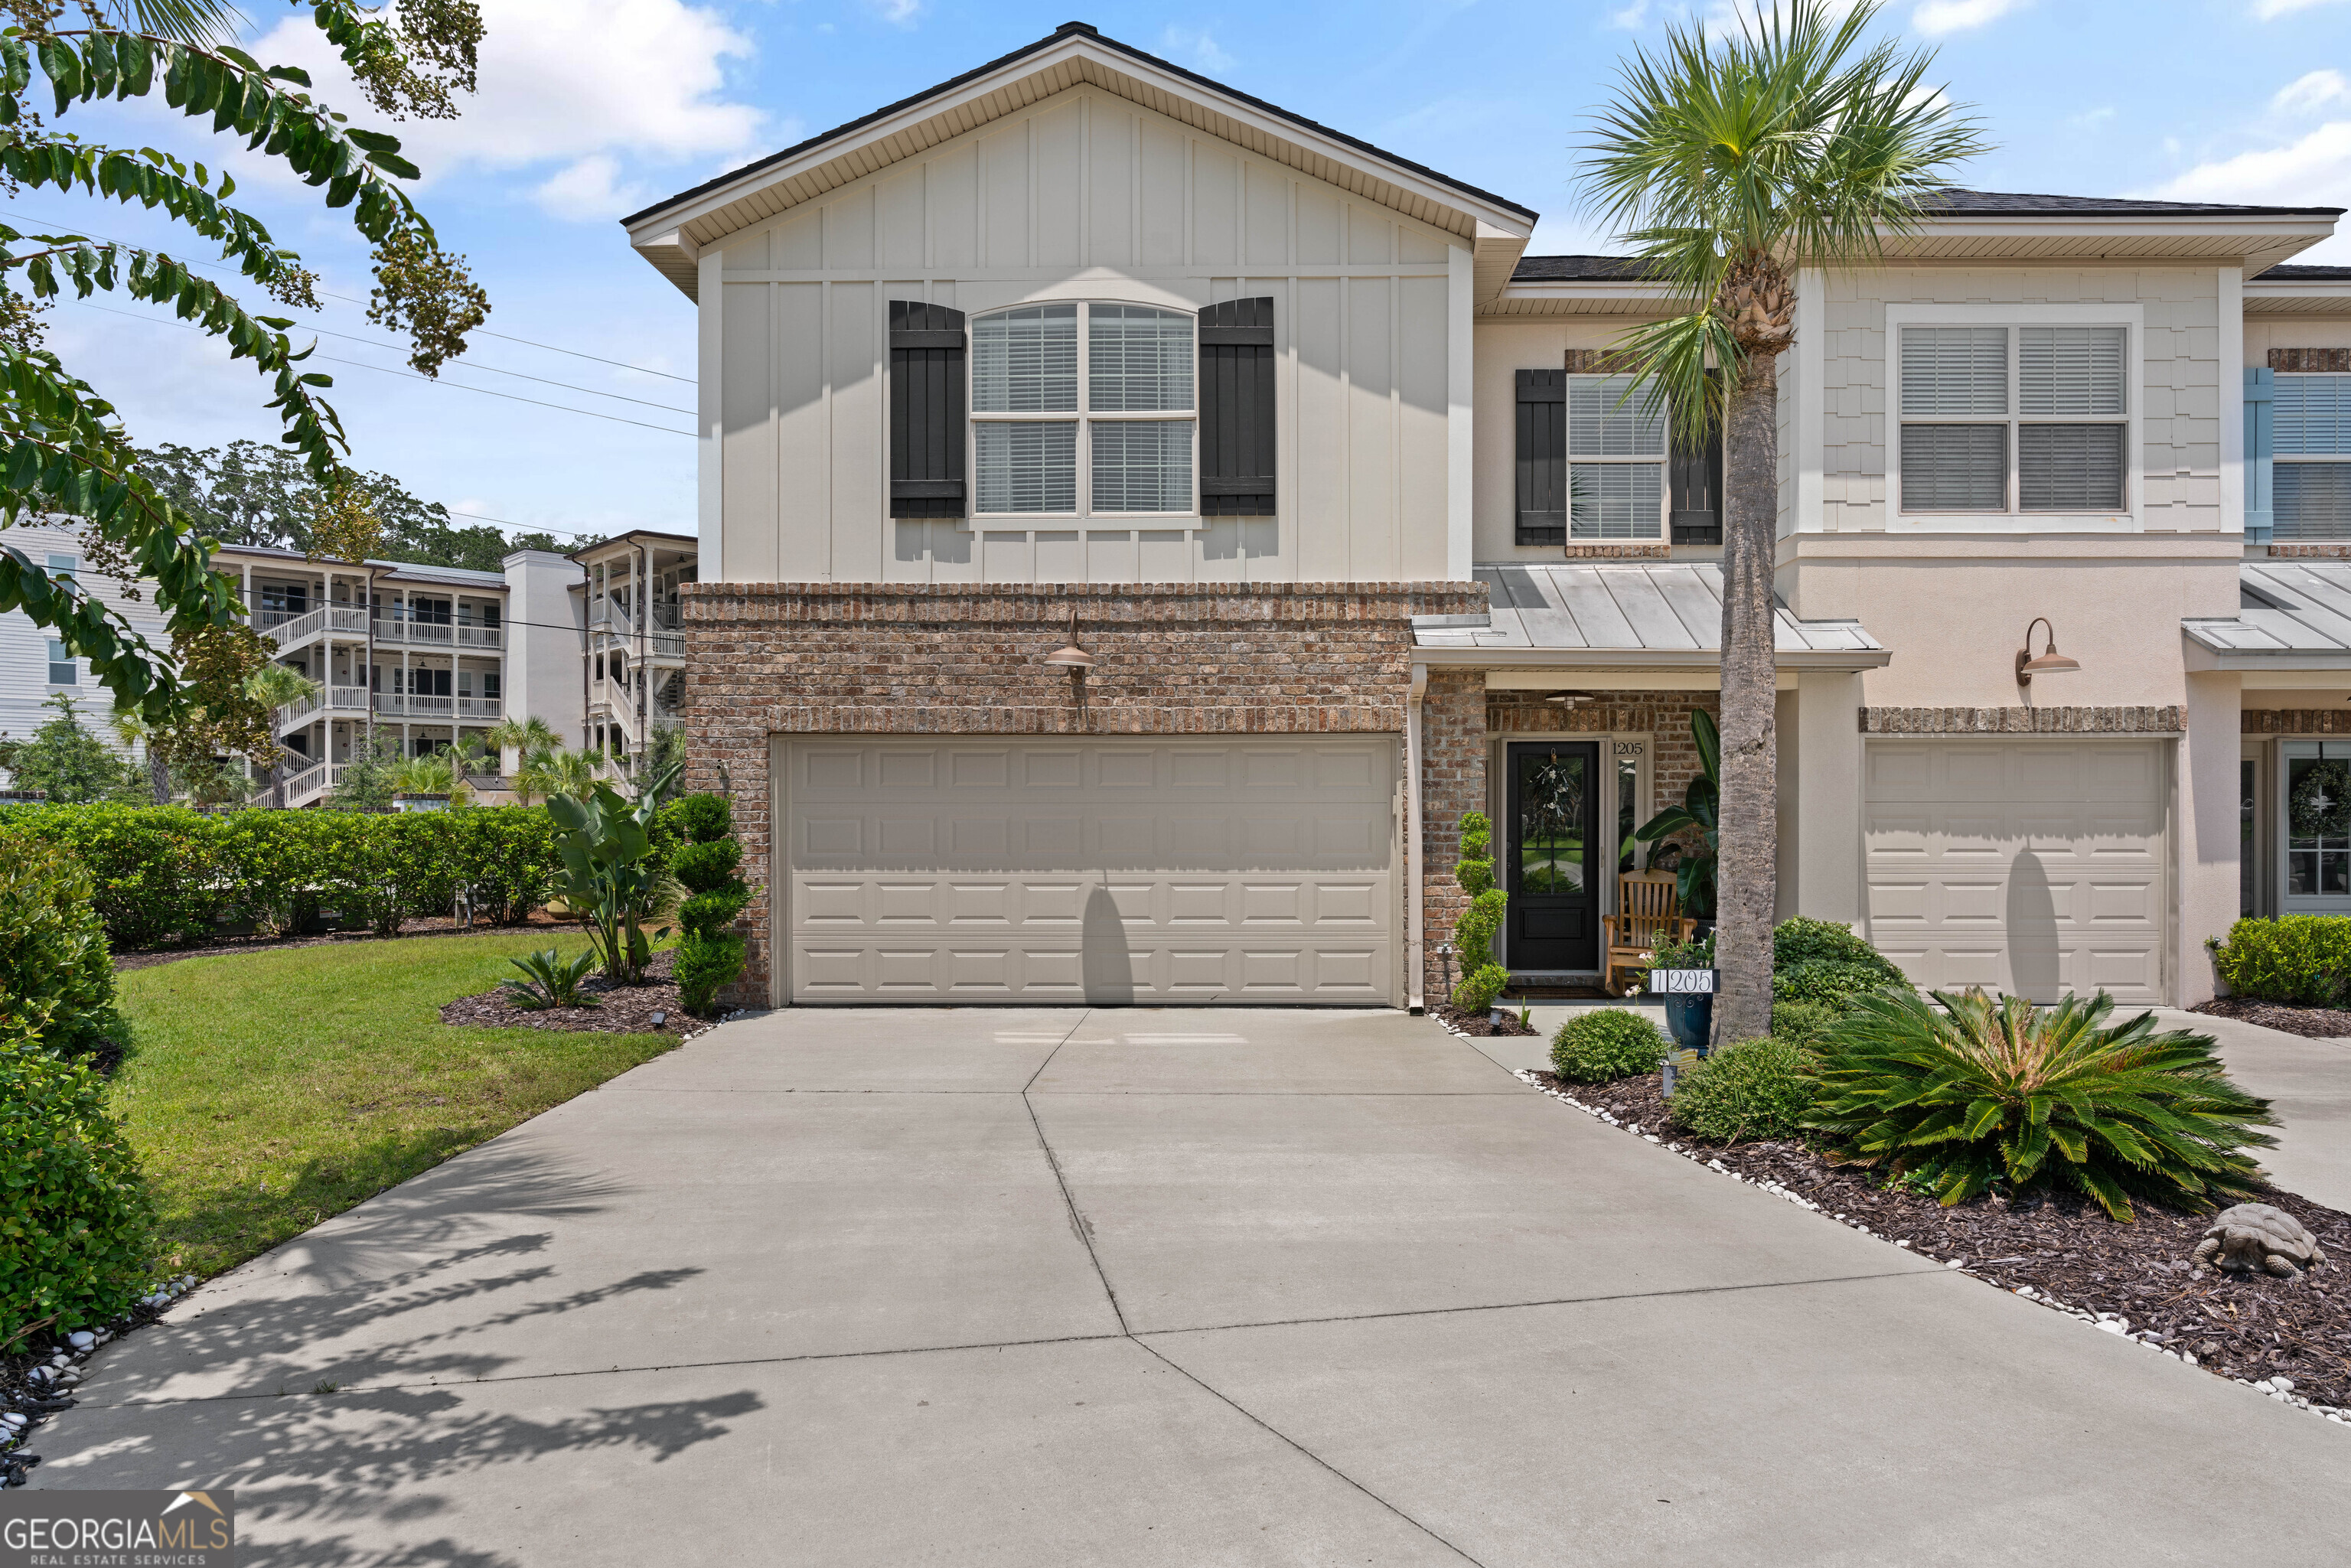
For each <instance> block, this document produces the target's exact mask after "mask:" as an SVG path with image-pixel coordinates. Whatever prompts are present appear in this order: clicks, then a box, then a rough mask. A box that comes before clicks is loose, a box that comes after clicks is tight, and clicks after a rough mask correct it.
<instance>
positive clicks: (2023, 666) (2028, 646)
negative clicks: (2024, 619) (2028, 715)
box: [2016, 615, 2082, 687]
mask: <svg viewBox="0 0 2351 1568" xmlns="http://www.w3.org/2000/svg"><path fill="white" fill-rule="evenodd" d="M2033 626H2046V627H2048V629H2049V642H2048V645H2047V646H2046V647H2045V648H2043V650H2042V653H2041V657H2039V658H2037V659H2036V658H2034V657H2033V656H2032V627H2033ZM2081 667H2082V661H2081V660H2079V659H2069V658H2067V657H2066V656H2065V655H2064V654H2063V653H2059V652H2058V651H2057V628H2056V627H2054V626H2050V625H2049V618H2048V617H2047V616H2045V615H2036V616H2034V617H2033V618H2032V625H2030V626H2027V627H2025V629H2024V646H2023V647H2022V648H2019V649H2018V650H2017V651H2016V684H2017V685H2019V686H2020V687H2022V686H2029V685H2032V677H2033V676H2035V675H2054V674H2061V673H2063V672H2064V671H2066V670H2078V669H2080V668H2081Z"/></svg>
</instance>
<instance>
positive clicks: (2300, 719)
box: [2237, 707, 2351, 735]
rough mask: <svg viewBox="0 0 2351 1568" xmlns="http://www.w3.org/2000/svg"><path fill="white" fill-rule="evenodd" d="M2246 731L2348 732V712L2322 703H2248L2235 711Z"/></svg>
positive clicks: (2350, 726)
mask: <svg viewBox="0 0 2351 1568" xmlns="http://www.w3.org/2000/svg"><path fill="white" fill-rule="evenodd" d="M2237 727H2238V729H2239V730H2240V731H2241V733H2243V734H2246V735H2351V712H2337V711H2336V710H2335V709H2334V708H2325V707H2249V708H2246V709H2244V710H2243V711H2242V712H2241V714H2239V715H2238V718H2237Z"/></svg>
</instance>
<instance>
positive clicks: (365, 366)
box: [72, 299, 695, 440]
mask: <svg viewBox="0 0 2351 1568" xmlns="http://www.w3.org/2000/svg"><path fill="white" fill-rule="evenodd" d="M72 303H73V304H76V305H78V306H80V307H81V308H83V309H85V310H103V311H105V312H106V313H107V314H108V315H110V316H127V317H129V318H130V319H132V320H133V321H145V322H149V323H151V324H152V325H156V326H162V327H178V328H182V329H185V330H187V331H190V332H203V331H204V329H203V328H201V327H196V326H191V325H190V324H189V323H187V322H185V321H167V320H165V319H163V318H162V317H160V316H141V315H140V314H139V313H138V312H137V311H135V310H119V309H116V308H114V307H113V306H111V305H99V304H97V303H95V302H94V301H91V300H88V299H77V300H74V301H72ZM211 335H212V334H210V333H205V336H207V337H209V336H211ZM311 358H313V359H316V360H322V361H326V362H327V363H329V364H335V365H350V366H354V367H356V368H357V369H359V370H362V371H375V372H376V373H377V374H378V375H385V376H401V377H403V378H405V379H407V380H409V381H413V382H423V383H424V384H425V385H426V386H434V387H448V388H450V389H452V390H454V391H456V392H479V393H480V394H481V395H482V396H484V397H502V398H505V399H506V400H507V402H527V403H529V404H531V405H532V406H533V407H536V408H551V409H556V410H559V411H560V412H562V413H576V414H580V415H581V416H582V417H584V418H588V419H606V420H610V421H611V422H612V423H615V424H633V425H635V426H637V427H638V428H639V429H641V430H658V431H661V432H663V433H664V434H668V435H683V436H684V437H686V438H687V439H688V440H692V439H694V434H695V433H694V432H693V431H691V430H679V429H677V428H676V427H675V426H674V425H667V424H654V423H650V422H648V421H646V420H642V419H624V418H622V416H621V415H619V414H617V413H598V412H596V411H595V410H594V409H592V408H573V407H572V406H571V405H570V404H569V403H561V402H547V401H546V400H545V399H543V398H535V397H522V396H519V395H517V393H514V392H494V391H492V390H491V389H490V388H488V387H475V386H467V385H466V384H465V382H451V381H442V380H439V379H436V378H435V377H433V376H420V375H418V374H417V373H416V372H415V371H401V370H394V369H392V367H391V366H389V365H371V364H369V363H368V362H367V361H364V360H344V359H338V358H337V357H335V356H334V355H332V354H314V355H312V356H311ZM632 401H633V400H632Z"/></svg>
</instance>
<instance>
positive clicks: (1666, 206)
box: [1583, 0, 1985, 1040]
mask: <svg viewBox="0 0 2351 1568" xmlns="http://www.w3.org/2000/svg"><path fill="white" fill-rule="evenodd" d="M1882 3H1883V0H1864V3H1863V4H1861V5H1855V6H1854V7H1853V8H1852V9H1851V10H1849V11H1843V13H1842V15H1840V14H1839V12H1840V10H1842V8H1841V7H1836V6H1833V5H1829V4H1826V3H1825V0H1787V4H1785V5H1776V6H1773V7H1771V8H1769V9H1762V10H1758V11H1757V12H1756V13H1754V14H1753V15H1751V16H1749V15H1744V14H1742V15H1740V17H1739V19H1738V22H1739V25H1738V26H1737V27H1736V28H1735V29H1733V30H1730V31H1729V32H1727V33H1724V34H1722V35H1720V36H1713V35H1709V34H1708V32H1707V30H1706V28H1705V27H1704V26H1687V27H1682V26H1668V27H1667V32H1666V40H1665V44H1664V47H1662V49H1660V50H1659V51H1658V52H1657V53H1656V54H1655V55H1652V54H1650V53H1649V52H1648V51H1647V50H1646V49H1642V50H1636V51H1635V54H1634V57H1633V58H1632V59H1631V60H1630V61H1629V62H1627V63H1626V64H1625V66H1624V67H1623V68H1621V76H1622V79H1621V82H1620V84H1619V86H1618V89H1617V93H1616V97H1615V99H1614V102H1613V103H1612V104H1611V105H1610V106H1609V107H1608V109H1607V110H1605V111H1604V113H1603V114H1602V115H1601V116H1600V118H1599V121H1598V124H1597V126H1596V128H1595V131H1594V135H1593V145H1592V147H1591V149H1590V152H1589V157H1588V160H1587V162H1586V165H1585V168H1584V171H1583V190H1584V194H1585V199H1586V203H1587V205H1588V206H1589V207H1590V208H1591V210H1592V211H1593V214H1595V215H1596V216H1597V217H1598V219H1599V220H1600V221H1601V222H1602V223H1604V225H1606V226H1608V227H1609V228H1611V229H1613V230H1614V232H1615V233H1617V234H1618V235H1621V236H1622V237H1623V239H1624V240H1625V243H1626V244H1627V245H1628V246H1630V247H1631V248H1632V250H1633V252H1634V254H1635V258H1636V259H1637V261H1638V263H1639V264H1640V268H1641V271H1642V272H1643V274H1644V275H1645V276H1646V277H1650V278H1652V279H1654V280H1656V282H1659V283H1662V284H1665V285H1667V287H1670V288H1671V289H1672V290H1673V292H1674V294H1675V296H1676V298H1677V300H1678V303H1677V306H1676V307H1675V308H1674V313H1673V314H1670V315H1668V316H1667V317H1666V318H1664V319H1659V320H1655V321H1651V322H1648V323H1647V324H1646V325H1644V326H1641V327H1638V328H1635V329H1634V330H1632V331H1631V332H1629V333H1627V334H1626V335H1625V337H1624V338H1623V339H1622V340H1620V343H1619V345H1618V347H1619V350H1620V351H1621V352H1622V354H1623V355H1624V356H1625V359H1626V361H1628V362H1629V363H1630V365H1631V367H1632V368H1633V370H1634V371H1635V372H1636V373H1638V374H1639V375H1640V376H1641V377H1643V378H1644V380H1643V381H1642V382H1640V383H1638V384H1639V385H1640V386H1642V388H1643V389H1644V390H1643V391H1642V392H1640V393H1639V394H1638V395H1640V396H1642V397H1644V398H1646V399H1648V400H1651V401H1653V402H1654V401H1655V400H1656V399H1659V398H1662V399H1663V400H1664V401H1665V402H1666V405H1667V409H1668V410H1669V412H1670V413H1671V417H1672V419H1673V421H1674V423H1675V425H1676V427H1677V431H1678V432H1679V434H1681V436H1682V437H1683V439H1684V440H1685V441H1690V442H1695V441H1697V440H1698V439H1699V438H1700V437H1702V436H1703V435H1704V434H1705V433H1706V432H1707V430H1708V429H1709V428H1711V427H1714V426H1717V425H1719V427H1720V428H1721V430H1722V433H1723V453H1724V465H1725V476H1724V479H1725V482H1724V486H1723V489H1724V505H1723V528H1722V721H1721V724H1722V830H1721V831H1722V850H1721V864H1720V869H1719V892H1718V899H1719V903H1718V905H1717V914H1718V919H1719V925H1718V931H1719V937H1718V942H1717V949H1716V950H1717V952H1718V953H1719V962H1720V966H1721V968H1722V972H1723V975H1722V983H1723V993H1722V995H1721V996H1720V997H1719V998H1718V999H1717V1001H1716V1003H1715V1009H1714V1019H1715V1031H1716V1038H1717V1039H1719V1040H1739V1039H1742V1038H1745V1037H1746V1036H1749V1035H1762V1034H1766V1033H1768V1032H1769V1031H1770V1029H1771V922H1772V917H1773V914H1774V910H1775V906H1776V904H1777V898H1778V890H1777V888H1776V886H1775V885H1774V875H1773V861H1774V858H1775V840H1776V837H1777V830H1778V811H1779V805H1778V787H1777V784H1776V781H1775V779H1774V773H1775V771H1776V768H1777V766H1778V763H1777V757H1776V753H1777V747H1778V742H1777V737H1775V736H1774V734H1773V732H1772V711H1771V710H1772V703H1773V664H1772V627H1771V617H1772V609H1773V598H1772V587H1771V556H1772V548H1773V542H1774V538H1775V536H1776V533H1777V527H1776V525H1777V520H1778V519H1777V512H1778V495H1779V483H1778V469H1779V438H1778V429H1777V426H1778V417H1779V413H1778V410H1779V382H1778V379H1777V371H1776V368H1775V366H1774V364H1773V358H1774V356H1776V355H1777V354H1779V353H1780V352H1782V350H1785V349H1787V348H1788V347H1790V345H1792V343H1793V342H1794V341H1795V335H1796V331H1795V329H1796V277H1797V274H1798V273H1799V271H1800V270H1801V269H1802V268H1805V267H1856V266H1862V265H1866V264H1868V263H1870V262H1872V261H1875V260H1876V259H1878V256H1879V254H1880V251H1879V247H1880V245H1881V243H1882V240H1883V238H1884V236H1886V235H1899V234H1903V233H1907V232H1908V231H1909V230H1911V229H1914V228H1915V227H1916V226H1917V223H1918V219H1919V214H1920V210H1921V207H1922V205H1925V204H1929V203H1930V201H1931V198H1932V196H1933V194H1934V193H1935V192H1936V191H1937V190H1938V188H1940V187H1942V186H1943V185H1945V184H1946V183H1947V182H1948V180H1949V175H1950V173H1951V172H1952V171H1953V170H1954V169H1955V168H1956V166H1957V165H1958V164H1959V162H1961V161H1963V160H1965V159H1967V158H1969V157H1971V156H1973V155H1974V154H1975V153H1977V152H1980V151H1982V150H1983V148H1984V146H1985V142H1984V141H1983V139H1982V138H1981V137H1980V134H1979V133H1978V131H1977V130H1976V128H1975V126H1974V124H1973V122H1971V121H1970V120H1966V119H1964V118H1962V117H1961V116H1959V114H1957V113H1956V112H1954V111H1953V110H1951V109H1950V108H1949V107H1948V106H1947V105H1945V104H1944V103H1943V102H1942V101H1941V99H1940V97H1939V95H1938V93H1936V92H1935V91H1934V90H1932V89H1929V88H1928V86H1927V85H1926V81H1925V77H1926V72H1927V69H1928V67H1929V65H1930V64H1931V63H1932V61H1933V58H1934V57H1933V55H1932V53H1931V52H1928V51H1924V50H1919V51H1911V52H1907V53H1906V52H1904V51H1901V50H1899V49H1897V48H1896V47H1895V46H1894V45H1892V44H1890V43H1877V44H1867V43H1865V39H1864V37H1863V35H1864V34H1865V32H1866V31H1867V29H1868V27H1869V25H1870V23H1871V21H1872V20H1873V19H1874V18H1875V17H1876V15H1877V12H1878V10H1879V9H1880V7H1881V5H1882ZM1709 369H1712V370H1713V371H1715V374H1713V375H1711V376H1709V375H1708V373H1707V372H1708V370H1709Z"/></svg>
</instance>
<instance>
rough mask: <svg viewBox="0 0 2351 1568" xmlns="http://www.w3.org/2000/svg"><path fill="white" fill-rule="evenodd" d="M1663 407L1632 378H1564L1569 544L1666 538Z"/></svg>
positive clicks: (1662, 403) (1664, 409) (1662, 401)
mask: <svg viewBox="0 0 2351 1568" xmlns="http://www.w3.org/2000/svg"><path fill="white" fill-rule="evenodd" d="M1666 425H1667V420H1666V407H1665V402H1664V400H1663V399H1661V398H1658V397H1656V395H1655V394H1654V393H1653V392H1651V391H1650V390H1649V389H1648V388H1647V387H1646V386H1645V385H1642V384H1639V383H1637V382H1635V379H1634V378H1633V377H1631V376H1575V375H1572V376H1570V377H1568V378H1567V472H1568V501H1567V514H1568V522H1567V542H1568V543H1570V544H1574V543H1577V542H1578V541H1591V540H1601V539H1662V538H1665V537H1666Z"/></svg>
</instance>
